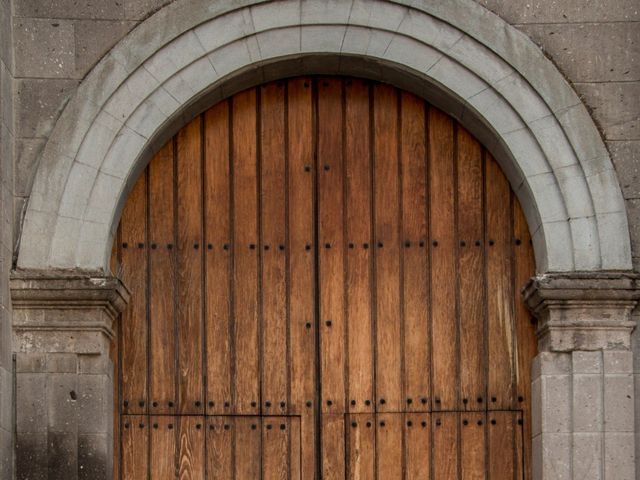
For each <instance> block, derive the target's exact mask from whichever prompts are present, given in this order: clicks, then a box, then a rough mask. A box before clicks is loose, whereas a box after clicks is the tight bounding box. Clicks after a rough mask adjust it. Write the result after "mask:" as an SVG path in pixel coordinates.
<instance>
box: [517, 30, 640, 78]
mask: <svg viewBox="0 0 640 480" xmlns="http://www.w3.org/2000/svg"><path fill="white" fill-rule="evenodd" d="M519 29H520V30H522V31H523V32H524V33H526V34H527V35H528V36H529V37H531V39H532V40H533V41H534V42H536V43H537V44H538V45H539V46H540V47H541V48H542V49H543V50H544V51H545V52H546V53H547V54H548V55H550V56H551V58H553V60H554V62H555V63H556V65H558V67H560V70H561V71H562V72H563V73H564V74H565V75H567V77H568V78H570V79H571V80H572V81H573V82H615V81H621V82H626V81H634V80H636V81H637V80H640V28H638V24H637V23H631V22H629V23H624V22H622V23H617V24H611V23H589V24H584V23H574V24H567V23H562V24H560V25H558V24H552V25H548V24H534V25H521V26H519ZM621 46H625V48H620V47H621Z"/></svg>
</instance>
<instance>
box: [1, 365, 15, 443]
mask: <svg viewBox="0 0 640 480" xmlns="http://www.w3.org/2000/svg"><path fill="white" fill-rule="evenodd" d="M13 409H14V404H13V375H12V373H11V371H9V370H6V369H4V368H1V367H0V430H2V429H4V430H6V431H8V432H11V431H13V429H14V428H13Z"/></svg>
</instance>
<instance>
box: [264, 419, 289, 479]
mask: <svg viewBox="0 0 640 480" xmlns="http://www.w3.org/2000/svg"><path fill="white" fill-rule="evenodd" d="M290 435H291V422H290V420H289V418H287V417H265V418H264V419H263V423H262V476H261V478H262V479H263V480H285V479H288V478H289V477H290V473H291V458H290V452H291V438H290ZM296 440H298V439H296Z"/></svg>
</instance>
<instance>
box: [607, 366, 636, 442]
mask: <svg viewBox="0 0 640 480" xmlns="http://www.w3.org/2000/svg"><path fill="white" fill-rule="evenodd" d="M633 387H634V386H633V375H631V374H629V375H605V376H604V429H605V431H606V432H633V430H634V405H633V399H634V391H633Z"/></svg>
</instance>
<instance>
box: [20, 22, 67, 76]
mask: <svg viewBox="0 0 640 480" xmlns="http://www.w3.org/2000/svg"><path fill="white" fill-rule="evenodd" d="M13 34H14V37H13V40H14V45H15V59H16V60H15V76H16V77H38V78H72V77H73V76H74V74H75V45H74V35H73V23H72V22H70V21H68V20H45V19H38V18H14V20H13ZM45 45H46V48H43V46H45Z"/></svg>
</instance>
